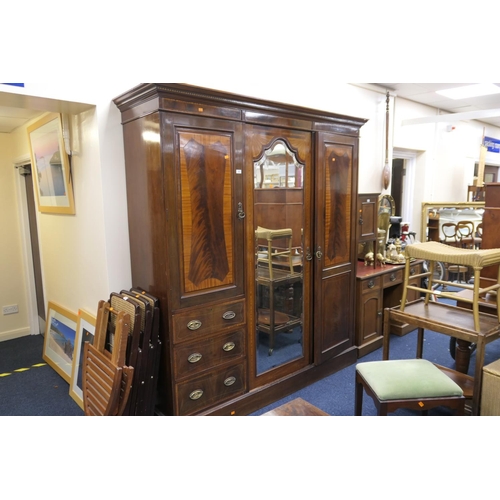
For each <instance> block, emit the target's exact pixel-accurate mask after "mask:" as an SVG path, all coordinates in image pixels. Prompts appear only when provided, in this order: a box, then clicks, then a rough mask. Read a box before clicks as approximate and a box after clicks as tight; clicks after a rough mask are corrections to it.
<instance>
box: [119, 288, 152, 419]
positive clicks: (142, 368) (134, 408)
mask: <svg viewBox="0 0 500 500" xmlns="http://www.w3.org/2000/svg"><path fill="white" fill-rule="evenodd" d="M120 293H121V295H122V296H123V297H125V298H127V299H128V300H130V301H132V303H136V304H137V305H138V306H139V308H140V311H141V319H140V325H141V329H140V340H139V346H138V348H137V359H136V365H135V375H134V385H133V388H132V396H131V403H130V411H129V413H130V414H131V415H145V414H146V413H145V411H146V392H147V383H148V378H149V377H148V372H149V369H150V368H149V364H150V352H149V351H150V340H151V333H152V325H153V310H152V306H151V303H150V302H149V301H148V300H147V299H146V298H144V297H142V296H141V295H139V294H137V293H134V292H131V291H128V290H122V291H121V292H120Z"/></svg>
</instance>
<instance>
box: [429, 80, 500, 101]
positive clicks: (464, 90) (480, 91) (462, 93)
mask: <svg viewBox="0 0 500 500" xmlns="http://www.w3.org/2000/svg"><path fill="white" fill-rule="evenodd" d="M436 94H440V95H444V96H445V97H449V98H450V99H465V98H467V97H479V96H482V95H491V94H500V87H498V86H496V85H494V84H493V83H475V84H474V85H465V86H464V87H455V88H453V89H446V90H436Z"/></svg>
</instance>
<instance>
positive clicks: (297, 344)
mask: <svg viewBox="0 0 500 500" xmlns="http://www.w3.org/2000/svg"><path fill="white" fill-rule="evenodd" d="M303 173H304V165H303V164H302V163H300V161H299V160H298V158H297V155H296V154H295V152H294V151H293V149H292V148H291V146H290V145H289V144H288V142H287V141H286V140H284V139H275V140H274V141H273V142H272V143H271V144H270V145H269V146H267V147H266V148H264V150H263V152H262V154H261V156H260V157H259V158H257V159H255V160H254V200H255V204H254V221H255V227H254V234H255V277H256V279H255V282H256V302H255V303H256V311H255V315H256V332H255V335H256V343H255V344H256V349H257V356H256V359H257V375H259V374H261V373H264V372H266V371H268V370H271V369H273V368H275V367H277V366H280V365H282V364H284V363H287V362H289V361H292V360H294V359H297V358H300V357H302V356H303V344H302V340H303V328H302V318H303V238H302V234H303V221H304V190H303V178H304V177H303Z"/></svg>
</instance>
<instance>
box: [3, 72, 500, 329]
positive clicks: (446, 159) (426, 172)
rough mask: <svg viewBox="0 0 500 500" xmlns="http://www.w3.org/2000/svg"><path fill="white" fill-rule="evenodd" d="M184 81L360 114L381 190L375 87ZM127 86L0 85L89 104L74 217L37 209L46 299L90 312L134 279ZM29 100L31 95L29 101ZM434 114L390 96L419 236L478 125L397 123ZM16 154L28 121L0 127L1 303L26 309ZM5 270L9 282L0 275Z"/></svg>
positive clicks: (462, 187)
mask: <svg viewBox="0 0 500 500" xmlns="http://www.w3.org/2000/svg"><path fill="white" fill-rule="evenodd" d="M319 81H321V80H319ZM190 83H192V84H193V85H199V86H203V87H210V88H216V89H219V90H223V91H228V92H234V93H237V94H241V95H248V96H252V97H258V98H262V99H268V100H274V101H280V102H285V103H290V104H295V105H299V106H304V107H310V108H316V109H324V110H326V111H332V112H336V113H339V114H344V115H349V116H355V117H359V118H365V119H368V122H367V123H366V124H365V125H364V126H363V127H362V129H361V134H360V135H361V141H360V154H359V167H360V172H359V192H383V185H382V169H383V166H384V161H385V107H386V103H385V100H386V96H385V94H384V93H383V92H382V93H380V92H375V91H372V90H369V89H366V88H361V87H359V86H357V85H352V84H346V83H330V82H326V83H318V84H314V85H302V84H299V85H295V86H293V85H290V86H287V85H283V84H282V82H281V81H275V83H273V81H265V83H260V84H255V83H253V82H252V83H248V82H246V81H245V82H236V83H235V82H231V83H230V84H229V83H226V82H213V81H209V80H202V79H200V80H198V81H191V82H190ZM134 85H135V83H127V82H124V83H122V84H116V83H114V84H113V83H105V82H98V83H96V84H94V85H90V86H89V85H88V84H86V85H79V84H78V82H74V83H72V85H71V86H68V85H67V84H66V83H53V84H52V83H51V84H50V85H47V84H31V83H30V84H28V83H27V84H26V87H25V88H24V89H13V90H11V89H10V88H9V89H7V90H4V87H5V86H2V85H0V97H1V94H2V92H12V93H13V94H16V93H17V94H21V95H27V96H36V97H37V100H36V102H37V105H40V102H41V103H42V107H43V106H45V110H47V111H48V110H51V111H54V109H53V108H54V106H56V107H57V106H58V105H59V106H60V107H61V109H67V108H68V106H70V105H71V103H88V104H90V105H91V106H87V108H88V109H87V110H86V111H83V112H79V113H78V114H77V115H75V116H73V118H72V120H71V121H72V125H73V136H74V139H75V140H74V143H73V146H74V147H75V149H76V154H75V155H74V157H73V175H74V189H75V205H76V215H74V216H65V215H49V214H40V213H38V221H39V230H40V242H41V254H42V255H41V257H42V267H43V274H44V281H45V299H46V301H47V300H53V301H55V302H58V303H60V304H61V305H63V306H66V307H68V308H69V309H72V310H74V311H75V312H76V311H77V310H78V309H79V308H83V309H86V310H88V311H89V312H91V313H93V312H94V311H95V309H96V307H97V302H98V301H99V300H100V299H105V298H107V297H108V296H109V293H110V292H111V291H119V290H121V289H122V288H129V287H130V286H131V285H132V283H131V274H130V262H129V261H130V258H129V248H128V228H127V206H126V192H125V170H124V157H123V138H122V126H121V123H120V113H119V111H118V109H117V108H116V106H115V105H114V104H113V102H112V99H113V98H114V97H116V96H117V95H119V94H121V93H123V92H125V91H127V90H129V89H130V88H131V87H133V86H134ZM4 95H5V94H4ZM27 102H28V100H27ZM30 102H34V101H33V99H31V101H30ZM436 113H437V110H435V109H434V108H430V107H428V106H423V105H419V104H415V103H412V102H410V101H406V100H404V99H400V98H397V97H396V98H392V97H391V100H390V134H389V135H390V144H389V147H390V152H392V148H398V149H402V150H405V151H410V152H415V154H416V160H415V179H414V186H413V187H414V190H413V200H412V204H411V205H412V207H413V217H412V218H411V220H410V224H411V229H412V230H414V231H416V232H417V234H419V233H420V210H421V203H422V201H450V202H452V201H465V196H466V191H467V185H468V184H470V183H471V182H472V174H473V168H474V162H476V161H477V160H478V158H479V144H480V143H481V137H482V134H483V125H482V124H479V123H476V122H459V123H457V124H454V125H455V130H454V131H453V132H447V130H446V125H447V124H444V123H437V124H436V123H430V124H423V125H403V124H402V122H403V120H406V119H411V118H418V117H425V116H432V115H433V114H436ZM485 132H486V135H489V136H492V137H500V129H496V128H495V127H486V131H485ZM23 157H24V158H28V157H29V149H28V141H27V134H26V126H23V127H20V128H19V129H17V130H16V131H14V132H13V133H11V134H0V208H2V214H1V215H0V217H2V219H1V220H2V238H1V241H2V243H1V245H2V246H1V247H0V257H1V258H0V270H1V271H2V281H1V282H0V306H2V305H10V304H11V303H19V304H20V306H21V307H20V309H23V311H25V310H26V308H27V307H28V302H29V300H28V299H26V297H27V296H28V295H29V293H28V290H27V289H26V288H27V285H25V283H27V280H26V277H25V274H26V270H25V267H26V265H25V263H24V262H23V260H22V259H21V258H19V257H18V254H19V252H20V248H21V241H20V240H21V237H20V234H21V232H22V231H21V222H20V216H19V214H20V213H21V208H20V207H19V201H18V199H17V196H16V189H15V187H16V185H15V182H16V181H15V175H17V174H15V172H14V169H13V168H12V166H13V163H14V162H15V161H16V160H18V159H19V158H23ZM390 160H391V161H392V156H390ZM487 163H492V164H499V160H498V159H497V158H496V157H495V155H494V154H493V153H490V154H489V156H488V158H487ZM389 190H390V187H389ZM4 273H5V274H4ZM4 275H5V276H7V277H8V282H7V281H6V280H4V279H3V277H4ZM14 282H15V284H14V285H13V283H14ZM7 283H8V284H7ZM13 330H14V331H20V332H21V331H22V332H26V331H29V321H28V319H27V316H26V315H25V314H24V313H23V314H21V311H20V313H19V314H18V315H12V316H10V317H4V316H0V339H1V338H2V337H1V336H2V334H5V332H10V331H13Z"/></svg>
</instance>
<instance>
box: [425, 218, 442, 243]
mask: <svg viewBox="0 0 500 500" xmlns="http://www.w3.org/2000/svg"><path fill="white" fill-rule="evenodd" d="M441 239H442V235H441V234H439V214H438V213H437V212H435V211H433V212H429V215H428V219H427V240H428V241H440V240H441Z"/></svg>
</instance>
